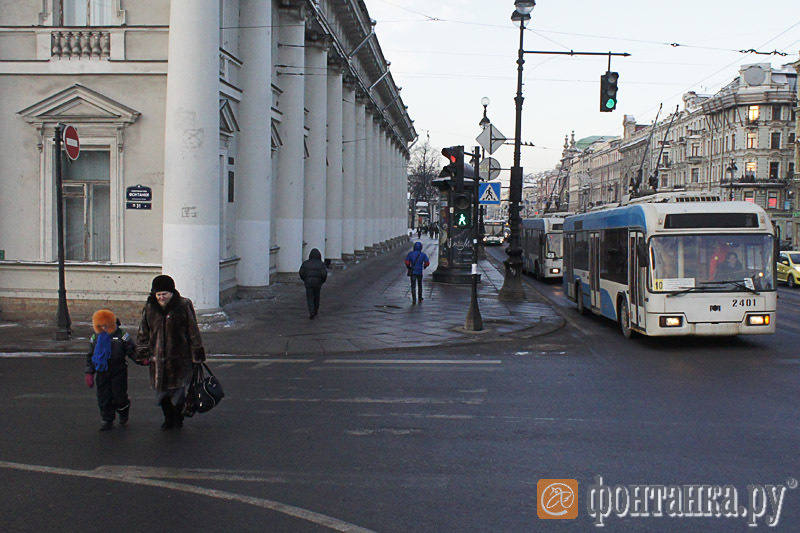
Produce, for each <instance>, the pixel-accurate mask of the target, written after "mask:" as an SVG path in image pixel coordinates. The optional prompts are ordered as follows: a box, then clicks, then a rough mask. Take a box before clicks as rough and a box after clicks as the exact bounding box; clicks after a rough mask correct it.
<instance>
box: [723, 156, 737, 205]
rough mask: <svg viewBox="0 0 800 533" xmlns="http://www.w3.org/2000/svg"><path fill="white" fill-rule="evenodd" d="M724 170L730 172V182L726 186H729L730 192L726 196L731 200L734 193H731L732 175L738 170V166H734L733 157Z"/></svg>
mask: <svg viewBox="0 0 800 533" xmlns="http://www.w3.org/2000/svg"><path fill="white" fill-rule="evenodd" d="M725 170H726V171H728V172H730V173H731V182H730V183H729V184H728V186H729V187H730V189H731V190H730V194H729V196H728V199H729V200H731V201H733V198H734V194H733V176H734V174H735V173H736V171H737V170H739V168H738V167H737V166H736V160H735V159H731V164H730V165H728V168H726V169H725Z"/></svg>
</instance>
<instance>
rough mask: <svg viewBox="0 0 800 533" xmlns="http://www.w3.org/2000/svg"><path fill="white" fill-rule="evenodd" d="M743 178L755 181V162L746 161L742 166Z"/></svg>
mask: <svg viewBox="0 0 800 533" xmlns="http://www.w3.org/2000/svg"><path fill="white" fill-rule="evenodd" d="M744 177H745V178H747V179H749V180H755V179H756V162H755V161H747V162H746V163H745V164H744Z"/></svg>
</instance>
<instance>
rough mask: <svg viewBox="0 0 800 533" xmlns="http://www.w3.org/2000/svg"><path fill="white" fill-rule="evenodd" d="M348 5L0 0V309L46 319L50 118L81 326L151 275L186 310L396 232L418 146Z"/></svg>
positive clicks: (345, 1)
mask: <svg viewBox="0 0 800 533" xmlns="http://www.w3.org/2000/svg"><path fill="white" fill-rule="evenodd" d="M374 26H375V21H374V20H372V19H370V16H369V13H368V12H367V10H366V7H365V6H364V3H363V2H362V1H360V0H202V1H197V0H149V1H146V2H144V1H139V0H0V40H2V46H0V94H2V95H3V98H2V99H0V146H2V147H3V152H4V155H3V156H2V158H3V159H2V160H3V164H2V170H0V311H1V312H2V315H3V317H4V318H6V319H16V318H22V317H25V316H36V317H40V318H41V317H50V316H55V309H56V305H57V290H58V281H57V274H58V268H57V240H58V239H57V235H58V231H57V229H56V228H57V223H56V221H57V209H56V204H57V201H56V197H57V195H56V185H55V184H56V179H55V171H54V168H55V162H56V160H57V159H58V158H59V154H56V153H55V150H54V132H55V128H56V125H57V124H67V125H71V126H74V127H75V128H76V129H77V131H78V134H79V136H80V144H81V146H80V149H81V153H80V156H79V157H78V159H77V160H76V161H68V160H67V159H66V158H64V157H61V160H63V161H64V164H63V167H64V171H63V183H64V186H63V192H64V202H63V211H64V220H65V225H64V227H65V231H64V233H65V240H66V261H67V268H66V288H67V294H68V297H69V301H70V308H71V309H72V310H73V312H74V314H75V315H76V318H77V319H78V320H81V319H82V320H84V321H85V320H88V318H87V317H89V316H91V311H92V310H94V309H97V308H98V307H99V306H112V307H113V308H114V311H115V312H116V313H117V314H123V315H126V314H127V316H131V313H133V314H135V313H138V311H139V310H140V309H141V305H142V303H143V302H144V300H145V298H146V297H147V294H148V292H149V289H150V280H151V279H152V278H153V276H155V275H157V274H160V273H164V274H169V275H171V276H173V277H174V278H175V280H176V283H177V287H178V290H180V291H181V293H183V294H184V295H186V296H188V297H190V298H191V299H192V300H193V301H194V303H195V307H196V308H197V309H198V311H199V312H203V313H207V314H209V315H210V314H213V313H214V312H215V311H217V310H218V309H219V308H220V307H221V306H222V305H223V304H224V303H225V302H227V301H229V300H230V299H232V298H235V297H237V296H242V295H266V294H268V293H269V290H268V287H269V285H270V284H272V283H275V282H276V281H280V280H281V278H286V279H291V280H294V279H295V278H296V276H297V270H298V268H299V266H300V263H301V261H302V260H303V259H304V258H307V257H308V254H309V252H310V250H311V249H312V248H318V249H319V250H320V251H321V252H322V254H323V257H325V258H326V259H329V260H330V261H331V263H332V264H333V265H342V266H344V265H346V264H347V263H348V262H352V261H357V260H359V258H361V257H365V256H366V255H369V254H371V253H375V252H376V251H377V250H380V249H384V248H386V247H389V246H392V245H395V244H398V243H399V242H400V241H401V237H403V238H404V236H405V233H406V220H405V219H406V212H405V203H406V190H407V185H406V183H407V179H406V167H407V161H408V157H409V153H408V146H409V144H410V143H411V142H413V141H414V139H415V138H416V136H417V135H416V132H415V130H414V126H413V121H412V120H411V119H410V117H409V115H408V113H407V109H406V107H405V106H404V105H403V100H402V98H401V97H400V87H398V86H397V85H396V84H395V82H394V79H393V77H392V75H391V73H390V71H389V62H388V61H387V60H386V59H385V58H384V56H383V52H382V50H381V47H380V45H379V43H378V40H377V37H376V34H375V28H374Z"/></svg>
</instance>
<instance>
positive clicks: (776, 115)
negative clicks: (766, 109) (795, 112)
mask: <svg viewBox="0 0 800 533" xmlns="http://www.w3.org/2000/svg"><path fill="white" fill-rule="evenodd" d="M781 111H783V107H782V106H779V105H774V106H772V120H780V119H781V116H782V113H781Z"/></svg>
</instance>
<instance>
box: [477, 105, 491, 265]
mask: <svg viewBox="0 0 800 533" xmlns="http://www.w3.org/2000/svg"><path fill="white" fill-rule="evenodd" d="M481 105H482V106H483V118H482V119H481V121H480V122H478V126H480V127H481V130H485V129H486V128H488V127H489V126H491V124H492V121H491V120H489V117H487V116H486V108H487V107H489V98H488V97H487V96H484V97H483V98H481ZM490 133H491V132H490ZM490 141H491V139H490ZM485 158H486V149H485V148H481V161H483V160H484V159H485ZM478 166H480V163H479V164H478ZM490 179H491V177H490V176H489V175H488V171H487V177H486V181H489V180H490ZM476 198H477V196H476ZM478 209H479V210H478V253H479V255H480V258H481V259H485V258H486V250H485V249H484V247H483V237H484V235H485V234H486V226H485V224H484V223H483V221H484V216H485V215H486V207H485V206H480V207H479V208H478Z"/></svg>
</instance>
